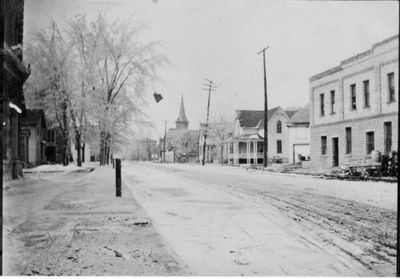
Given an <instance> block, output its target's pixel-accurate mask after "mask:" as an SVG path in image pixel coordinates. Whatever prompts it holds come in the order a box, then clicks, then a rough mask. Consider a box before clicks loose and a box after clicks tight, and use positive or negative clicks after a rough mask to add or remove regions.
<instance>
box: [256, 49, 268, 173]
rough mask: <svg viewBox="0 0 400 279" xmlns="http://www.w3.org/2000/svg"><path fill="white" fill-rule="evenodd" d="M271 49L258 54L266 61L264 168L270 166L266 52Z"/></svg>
mask: <svg viewBox="0 0 400 279" xmlns="http://www.w3.org/2000/svg"><path fill="white" fill-rule="evenodd" d="M268 48H269V47H268V46H267V47H266V48H264V49H262V50H261V51H260V52H258V53H257V54H260V53H261V52H262V54H263V61H264V167H267V165H268V96H267V70H266V67H265V51H266V50H267V49H268Z"/></svg>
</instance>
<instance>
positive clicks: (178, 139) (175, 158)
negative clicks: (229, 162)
mask: <svg viewBox="0 0 400 279" xmlns="http://www.w3.org/2000/svg"><path fill="white" fill-rule="evenodd" d="M165 143H166V144H165V150H164V139H161V140H160V147H159V148H160V149H159V150H160V151H161V155H162V156H164V155H165V154H167V155H168V156H165V161H166V162H181V163H185V162H191V163H194V162H197V161H198V144H199V132H198V131H196V130H189V121H188V119H187V118H186V114H185V106H184V102H183V96H182V97H181V105H180V108H179V115H178V118H177V120H176V121H175V128H170V129H168V132H167V134H166V142H165ZM171 154H173V155H171Z"/></svg>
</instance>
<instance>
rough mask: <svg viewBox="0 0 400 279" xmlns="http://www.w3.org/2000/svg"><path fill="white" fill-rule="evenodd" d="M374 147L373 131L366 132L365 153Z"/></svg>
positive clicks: (368, 152)
mask: <svg viewBox="0 0 400 279" xmlns="http://www.w3.org/2000/svg"><path fill="white" fill-rule="evenodd" d="M374 149H375V139H374V132H367V154H370V153H371V152H372V151H373V150H374Z"/></svg>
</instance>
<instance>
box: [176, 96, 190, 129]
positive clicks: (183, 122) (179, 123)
mask: <svg viewBox="0 0 400 279" xmlns="http://www.w3.org/2000/svg"><path fill="white" fill-rule="evenodd" d="M175 124H176V128H177V129H179V130H187V129H188V127H189V121H188V120H187V118H186V115H185V105H184V104H183V95H181V107H180V109H179V115H178V119H177V120H176V121H175Z"/></svg>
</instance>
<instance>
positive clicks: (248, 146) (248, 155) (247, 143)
mask: <svg viewBox="0 0 400 279" xmlns="http://www.w3.org/2000/svg"><path fill="white" fill-rule="evenodd" d="M250 144H251V141H249V140H247V142H246V157H247V159H246V160H247V164H250Z"/></svg>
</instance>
